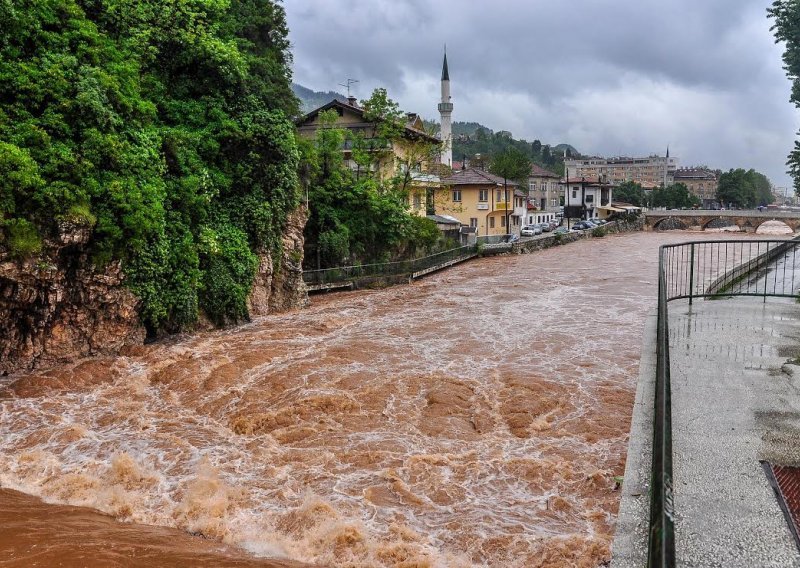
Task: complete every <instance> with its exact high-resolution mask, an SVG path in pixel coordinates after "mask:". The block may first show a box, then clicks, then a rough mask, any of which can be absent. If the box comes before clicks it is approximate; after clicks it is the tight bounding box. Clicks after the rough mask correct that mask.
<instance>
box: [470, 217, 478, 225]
mask: <svg viewBox="0 0 800 568" xmlns="http://www.w3.org/2000/svg"><path fill="white" fill-rule="evenodd" d="M469 226H470V227H477V226H478V218H477V217H470V218H469Z"/></svg>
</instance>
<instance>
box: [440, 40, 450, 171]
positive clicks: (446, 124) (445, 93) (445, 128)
mask: <svg viewBox="0 0 800 568" xmlns="http://www.w3.org/2000/svg"><path fill="white" fill-rule="evenodd" d="M452 114H453V103H451V102H450V73H448V71H447V48H445V51H444V63H443V64H442V102H440V103H439V115H440V116H441V122H442V129H441V130H442V134H441V136H442V157H441V160H442V163H443V164H445V165H447V166H450V167H452V166H453V132H452V128H451V125H450V115H452Z"/></svg>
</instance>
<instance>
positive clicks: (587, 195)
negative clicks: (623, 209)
mask: <svg viewBox="0 0 800 568" xmlns="http://www.w3.org/2000/svg"><path fill="white" fill-rule="evenodd" d="M562 183H563V185H564V187H565V191H564V193H565V195H564V216H565V217H567V218H570V219H595V218H598V217H600V218H605V217H607V216H608V215H609V214H610V213H611V212H613V211H614V209H613V208H612V207H611V200H612V199H613V184H611V183H609V182H608V181H606V180H605V179H603V178H596V177H594V178H590V177H586V176H583V177H580V178H573V177H571V176H570V178H569V182H567V181H563V182H562Z"/></svg>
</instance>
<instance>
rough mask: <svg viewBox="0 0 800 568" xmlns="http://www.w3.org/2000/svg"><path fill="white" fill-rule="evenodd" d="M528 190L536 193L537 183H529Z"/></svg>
mask: <svg viewBox="0 0 800 568" xmlns="http://www.w3.org/2000/svg"><path fill="white" fill-rule="evenodd" d="M528 190H529V191H536V182H535V181H531V182H528Z"/></svg>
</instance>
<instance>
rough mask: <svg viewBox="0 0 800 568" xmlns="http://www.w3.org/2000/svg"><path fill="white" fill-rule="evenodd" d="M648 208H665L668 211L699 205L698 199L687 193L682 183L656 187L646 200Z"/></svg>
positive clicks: (686, 188) (687, 190)
mask: <svg viewBox="0 0 800 568" xmlns="http://www.w3.org/2000/svg"><path fill="white" fill-rule="evenodd" d="M648 205H649V206H650V207H667V208H669V209H690V208H692V207H699V206H700V205H701V201H700V198H699V197H697V196H696V195H695V194H693V193H692V192H690V191H689V188H688V187H686V185H684V184H682V183H674V184H672V185H669V186H667V187H657V188H655V189H654V190H653V191H652V192H650V196H649V199H648Z"/></svg>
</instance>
